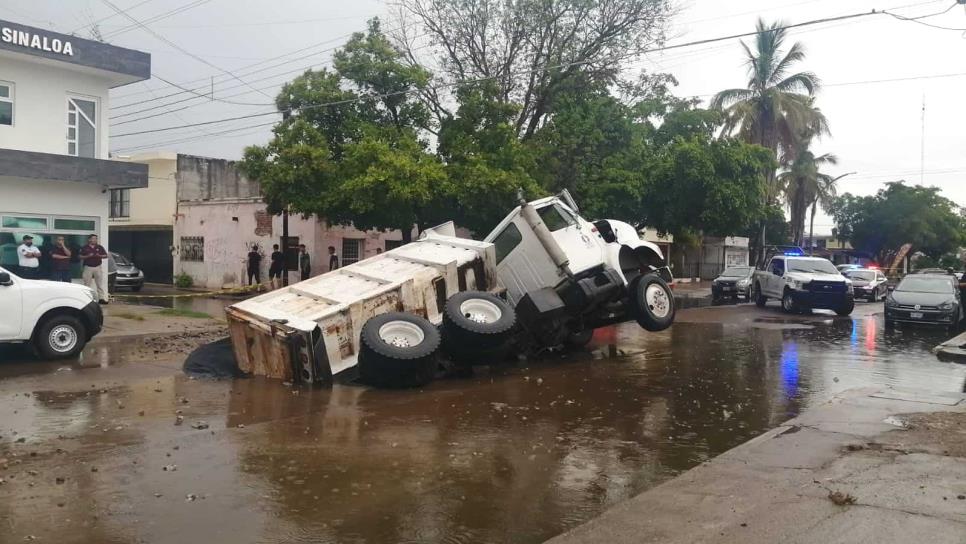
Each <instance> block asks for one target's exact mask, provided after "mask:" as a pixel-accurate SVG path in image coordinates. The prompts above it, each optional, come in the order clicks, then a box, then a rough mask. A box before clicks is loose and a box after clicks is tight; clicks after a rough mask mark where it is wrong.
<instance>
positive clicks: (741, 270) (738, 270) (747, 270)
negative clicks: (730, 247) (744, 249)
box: [721, 266, 751, 276]
mask: <svg viewBox="0 0 966 544" xmlns="http://www.w3.org/2000/svg"><path fill="white" fill-rule="evenodd" d="M748 274H751V267H750V266H729V267H728V268H725V269H724V272H722V273H721V275H722V276H747V275H748Z"/></svg>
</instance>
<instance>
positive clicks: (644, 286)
mask: <svg viewBox="0 0 966 544" xmlns="http://www.w3.org/2000/svg"><path fill="white" fill-rule="evenodd" d="M632 296H633V299H632V300H633V302H634V318H635V319H636V320H637V324H638V325H640V326H641V328H643V329H645V330H649V331H651V332H657V331H663V330H664V329H666V328H668V327H670V326H671V325H672V324H673V323H674V294H673V293H671V289H670V288H669V287H668V286H667V283H665V282H664V280H663V279H661V278H660V277H658V276H656V275H654V274H647V275H645V276H642V277H641V279H639V280H637V282H636V283H635V284H634V292H633V293H632Z"/></svg>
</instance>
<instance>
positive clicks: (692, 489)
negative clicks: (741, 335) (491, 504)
mask: <svg viewBox="0 0 966 544" xmlns="http://www.w3.org/2000/svg"><path fill="white" fill-rule="evenodd" d="M964 400H966V395H936V394H930V393H928V392H921V391H904V390H895V389H886V390H878V389H866V390H852V391H847V392H845V393H842V394H840V395H838V396H836V397H834V398H832V399H831V400H829V401H828V402H826V403H825V404H823V405H821V406H818V407H816V408H814V409H811V410H808V411H806V412H805V413H804V414H802V415H801V416H800V417H797V418H795V419H793V420H791V421H789V422H787V423H786V424H784V425H782V426H780V427H778V428H776V429H774V430H772V431H769V432H768V433H765V434H764V435H762V436H760V437H758V438H755V439H753V440H751V441H749V442H746V443H745V444H742V445H741V446H738V447H737V448H735V449H733V450H730V451H728V452H726V453H724V454H723V455H721V456H719V457H717V458H715V459H713V460H711V461H709V462H707V463H704V464H702V465H699V466H698V467H696V468H694V469H692V470H690V471H688V472H686V473H684V474H682V475H681V476H679V477H677V478H675V479H673V480H671V481H669V482H666V483H664V484H662V485H660V486H658V487H656V488H654V489H651V490H649V491H646V492H644V493H642V494H641V495H638V496H637V497H634V498H633V499H630V500H628V501H626V502H624V503H621V504H619V505H617V506H615V507H614V508H612V509H610V510H608V511H607V512H605V513H604V514H603V515H601V516H600V517H598V518H596V519H594V520H591V521H590V522H588V523H586V524H584V525H581V526H579V527H577V528H576V529H574V530H572V531H570V532H568V533H565V534H563V535H560V536H558V537H556V538H553V539H551V540H550V541H549V542H550V543H552V544H573V543H578V542H580V543H584V542H607V543H609V544H620V543H631V542H633V543H641V542H664V543H681V544H684V543H688V544H691V543H698V542H701V543H725V542H728V543H732V542H733V543H743V544H758V543H760V544H766V543H767V544H772V543H776V542H782V543H802V544H805V543H821V544H833V543H839V542H841V543H846V542H847V543H858V542H862V543H865V542H868V543H870V544H871V543H876V544H881V543H908V542H917V543H927V542H929V543H947V542H948V543H950V544H953V543H957V544H962V543H963V542H966V402H964Z"/></svg>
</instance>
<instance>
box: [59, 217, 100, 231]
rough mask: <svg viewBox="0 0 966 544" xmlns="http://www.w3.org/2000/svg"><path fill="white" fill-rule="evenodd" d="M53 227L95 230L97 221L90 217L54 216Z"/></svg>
mask: <svg viewBox="0 0 966 544" xmlns="http://www.w3.org/2000/svg"><path fill="white" fill-rule="evenodd" d="M54 228H55V229H57V230H79V231H84V232H95V231H96V230H97V222H96V221H94V220H91V219H59V218H54Z"/></svg>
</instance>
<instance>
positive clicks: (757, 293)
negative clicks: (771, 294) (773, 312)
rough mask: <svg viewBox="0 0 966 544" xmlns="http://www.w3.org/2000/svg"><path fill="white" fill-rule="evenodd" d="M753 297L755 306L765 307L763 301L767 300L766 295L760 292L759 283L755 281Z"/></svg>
mask: <svg viewBox="0 0 966 544" xmlns="http://www.w3.org/2000/svg"><path fill="white" fill-rule="evenodd" d="M754 298H755V306H758V307H759V308H764V307H765V303H766V302H768V297H766V296H765V295H763V294H761V284H760V283H756V284H755V294H754Z"/></svg>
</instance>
